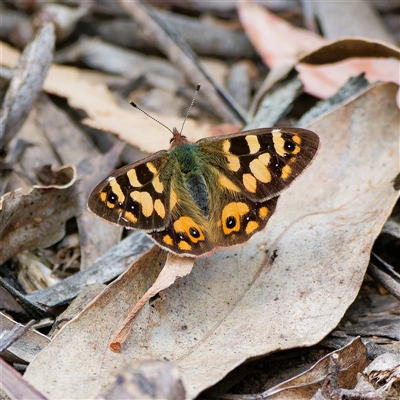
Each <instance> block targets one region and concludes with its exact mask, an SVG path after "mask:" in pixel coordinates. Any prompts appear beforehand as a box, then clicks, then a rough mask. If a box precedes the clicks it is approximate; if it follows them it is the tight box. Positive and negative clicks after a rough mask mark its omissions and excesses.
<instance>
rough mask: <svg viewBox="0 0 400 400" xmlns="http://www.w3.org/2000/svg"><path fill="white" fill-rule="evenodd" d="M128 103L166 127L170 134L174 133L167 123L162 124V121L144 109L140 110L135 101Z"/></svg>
mask: <svg viewBox="0 0 400 400" xmlns="http://www.w3.org/2000/svg"><path fill="white" fill-rule="evenodd" d="M129 104H130V105H131V106H132V107H135V108H137V109H138V110H139V111H141V112H142V113H143V114H144V115H147V116H148V117H149V118H151V119H152V120H154V121H156V122H158V123H159V124H160V125H162V126H163V127H164V128H167V129H168V130H169V131H170V132H171V133H172V134H174V132H173V131H172V130H171V129H170V128H168V126H167V125H165V124H163V123H162V122H160V121H159V120H158V119H155V118H154V117H152V116H151V115H150V114H149V113H147V112H146V111H144V110H142V109H141V108H140V107H139V106H137V105H136V103H134V102H133V101H131V102H129Z"/></svg>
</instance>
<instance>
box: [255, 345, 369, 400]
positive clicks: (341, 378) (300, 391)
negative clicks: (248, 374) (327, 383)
mask: <svg viewBox="0 0 400 400" xmlns="http://www.w3.org/2000/svg"><path fill="white" fill-rule="evenodd" d="M332 355H336V356H337V363H338V367H339V370H338V384H339V387H341V388H348V389H352V388H353V387H354V386H355V384H356V382H357V374H358V373H361V372H362V371H363V369H364V368H365V367H366V365H368V363H369V360H368V357H367V349H366V347H365V346H364V344H363V343H362V341H361V339H360V338H357V339H354V340H353V341H352V342H351V343H349V344H348V345H347V346H345V347H343V348H342V349H340V350H337V351H334V352H332V353H329V354H327V355H326V356H325V357H323V358H322V359H321V360H320V361H318V362H317V363H316V364H315V365H313V366H312V367H311V368H310V369H308V370H307V371H305V372H303V373H302V374H300V375H298V376H295V377H294V378H292V379H288V380H287V381H285V382H282V383H280V384H279V385H276V386H274V387H272V388H270V389H268V390H266V391H265V392H263V393H260V394H259V395H254V398H255V399H257V398H262V399H265V398H268V399H271V400H289V399H298V400H303V399H304V400H307V399H310V398H311V397H312V396H313V394H314V393H315V392H316V390H317V389H318V388H319V387H321V385H322V383H323V381H324V380H325V379H326V378H327V376H328V374H329V372H330V371H329V367H330V358H331V357H332Z"/></svg>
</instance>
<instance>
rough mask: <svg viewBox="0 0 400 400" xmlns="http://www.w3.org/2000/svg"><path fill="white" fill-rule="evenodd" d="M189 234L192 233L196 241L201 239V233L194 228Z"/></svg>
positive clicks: (190, 229)
mask: <svg viewBox="0 0 400 400" xmlns="http://www.w3.org/2000/svg"><path fill="white" fill-rule="evenodd" d="M189 232H190V235H191V236H192V237H194V238H195V239H198V238H199V237H200V232H199V231H198V230H197V229H196V228H193V227H191V228H189Z"/></svg>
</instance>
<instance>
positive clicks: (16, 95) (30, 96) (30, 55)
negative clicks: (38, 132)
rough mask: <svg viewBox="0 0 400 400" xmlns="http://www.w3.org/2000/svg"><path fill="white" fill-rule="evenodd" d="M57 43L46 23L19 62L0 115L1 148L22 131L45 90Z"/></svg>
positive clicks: (52, 29) (48, 23)
mask: <svg viewBox="0 0 400 400" xmlns="http://www.w3.org/2000/svg"><path fill="white" fill-rule="evenodd" d="M54 41H55V36H54V26H53V24H52V23H50V22H45V23H44V24H43V25H42V26H41V27H40V28H39V30H38V32H37V34H36V36H35V38H34V39H33V41H32V42H31V43H30V44H29V45H28V46H27V47H26V48H25V50H24V51H23V53H22V55H21V57H20V59H19V60H18V64H17V65H16V67H15V69H14V72H13V78H12V79H11V82H10V86H9V88H8V90H7V94H6V96H5V99H4V102H3V108H2V111H1V116H0V143H1V146H5V145H6V144H7V143H8V142H9V141H10V139H11V138H12V137H13V136H14V135H15V134H16V133H17V132H18V130H19V128H21V126H22V124H23V123H24V121H25V119H26V117H27V116H28V114H29V111H30V110H31V108H32V105H33V102H34V101H35V100H36V97H37V96H38V94H39V92H40V91H41V90H42V85H43V81H44V78H45V77H46V74H47V70H48V69H49V67H50V65H51V62H52V60H53V51H54ZM2 58H3V54H2ZM2 63H3V61H2Z"/></svg>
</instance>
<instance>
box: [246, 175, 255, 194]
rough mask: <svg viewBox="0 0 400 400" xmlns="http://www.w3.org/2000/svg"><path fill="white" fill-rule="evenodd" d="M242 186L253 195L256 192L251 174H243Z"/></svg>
mask: <svg viewBox="0 0 400 400" xmlns="http://www.w3.org/2000/svg"><path fill="white" fill-rule="evenodd" d="M242 179H243V185H244V187H245V188H246V189H247V190H248V191H249V192H250V193H255V192H256V190H257V181H256V178H254V176H253V175H251V174H243V178H242Z"/></svg>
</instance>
